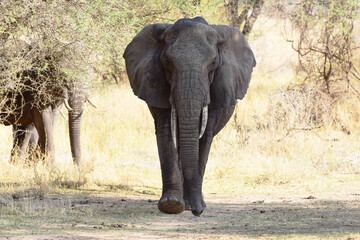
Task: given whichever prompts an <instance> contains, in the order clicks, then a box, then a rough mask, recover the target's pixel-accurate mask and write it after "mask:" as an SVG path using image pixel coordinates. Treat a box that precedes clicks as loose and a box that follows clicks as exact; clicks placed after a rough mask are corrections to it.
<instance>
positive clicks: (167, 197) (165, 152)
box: [149, 107, 184, 214]
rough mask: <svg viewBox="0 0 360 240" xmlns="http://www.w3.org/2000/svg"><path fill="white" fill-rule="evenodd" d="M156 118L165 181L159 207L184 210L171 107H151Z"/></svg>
mask: <svg viewBox="0 0 360 240" xmlns="http://www.w3.org/2000/svg"><path fill="white" fill-rule="evenodd" d="M149 108H150V111H151V114H152V116H153V117H154V120H155V129H156V140H157V145H158V152H159V158H160V164H161V174H162V182H163V191H162V196H161V198H160V200H159V202H158V208H159V210H160V211H162V212H164V213H170V214H176V213H181V212H182V211H184V200H183V188H182V180H181V174H180V169H179V161H178V154H177V151H176V149H175V146H174V142H173V140H172V136H171V123H170V116H171V112H170V109H161V108H154V107H149Z"/></svg>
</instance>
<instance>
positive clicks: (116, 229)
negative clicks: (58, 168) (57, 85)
mask: <svg viewBox="0 0 360 240" xmlns="http://www.w3.org/2000/svg"><path fill="white" fill-rule="evenodd" d="M158 197H159V196H156V195H154V194H148V193H146V192H139V193H134V192H132V193H127V194H124V193H122V192H103V193H101V194H99V193H96V194H94V193H90V192H86V193H81V191H80V192H75V193H74V192H71V193H66V194H56V193H53V194H47V195H46V196H43V197H39V196H25V195H24V196H20V197H18V198H16V199H15V198H14V195H11V196H10V195H1V196H0V216H1V218H0V238H1V237H3V238H8V239H27V238H35V239H103V238H106V239H123V238H126V239H138V238H175V239H176V238H181V239H183V238H189V239H193V238H201V239H203V238H205V239H206V238H238V237H239V238H258V237H270V238H271V237H274V238H288V237H289V238H290V237H291V236H304V237H306V236H318V237H320V238H321V237H325V236H334V237H335V236H346V235H347V234H349V235H356V236H357V237H359V236H360V235H359V234H360V196H359V195H357V194H349V195H348V196H342V197H341V198H331V199H330V200H329V199H316V198H315V199H314V198H312V197H310V198H308V199H306V198H296V197H295V198H293V199H283V198H280V197H279V198H276V197H272V198H271V199H270V198H269V199H266V198H264V199H262V200H261V201H257V200H256V199H255V198H254V199H251V198H246V199H245V198H238V199H229V197H225V196H221V195H220V194H210V196H208V197H207V209H206V210H205V212H204V213H203V214H202V216H201V217H195V216H193V215H192V214H191V212H189V211H186V212H183V213H181V214H178V215H167V214H163V213H161V212H159V211H158V210H157V206H156V203H157V199H158ZM358 235H359V236H358ZM354 239H356V238H354Z"/></svg>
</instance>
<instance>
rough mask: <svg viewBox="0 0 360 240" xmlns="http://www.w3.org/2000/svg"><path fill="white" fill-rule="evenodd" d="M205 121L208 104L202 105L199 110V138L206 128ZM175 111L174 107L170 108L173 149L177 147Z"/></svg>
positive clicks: (206, 119)
mask: <svg viewBox="0 0 360 240" xmlns="http://www.w3.org/2000/svg"><path fill="white" fill-rule="evenodd" d="M207 121H208V106H207V105H206V106H204V107H203V109H202V111H201V126H200V127H199V139H200V138H201V137H202V136H203V135H204V133H205V129H206V125H207ZM177 122H178V119H177V113H176V109H175V108H172V109H171V135H172V139H173V142H174V145H175V149H177V139H178V138H177V136H178V127H177Z"/></svg>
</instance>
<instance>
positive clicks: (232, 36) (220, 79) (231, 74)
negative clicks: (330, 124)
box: [210, 25, 256, 108]
mask: <svg viewBox="0 0 360 240" xmlns="http://www.w3.org/2000/svg"><path fill="white" fill-rule="evenodd" d="M212 27H213V28H214V29H215V30H216V31H217V32H218V33H219V35H220V37H221V38H222V40H221V42H220V43H219V47H218V48H219V57H220V62H219V65H218V67H217V69H216V70H215V74H214V79H213V82H212V84H211V90H210V97H211V107H212V108H223V107H229V106H230V105H235V104H236V99H243V98H244V96H245V94H246V91H247V89H248V87H249V82H250V77H251V73H252V71H253V68H254V67H255V65H256V61H255V57H254V54H253V52H252V51H251V49H250V46H249V44H248V42H247V41H246V39H245V37H244V36H243V35H242V33H241V32H240V30H239V29H237V28H234V27H229V26H221V25H212Z"/></svg>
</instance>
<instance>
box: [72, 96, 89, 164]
mask: <svg viewBox="0 0 360 240" xmlns="http://www.w3.org/2000/svg"><path fill="white" fill-rule="evenodd" d="M69 100H70V105H71V108H72V111H69V134H70V145H71V153H72V157H73V161H74V163H76V165H77V166H78V168H79V169H81V146H80V144H81V143H80V136H81V118H82V113H83V104H84V101H85V99H84V96H83V94H82V93H76V92H75V93H72V94H71V96H70V99H69Z"/></svg>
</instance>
